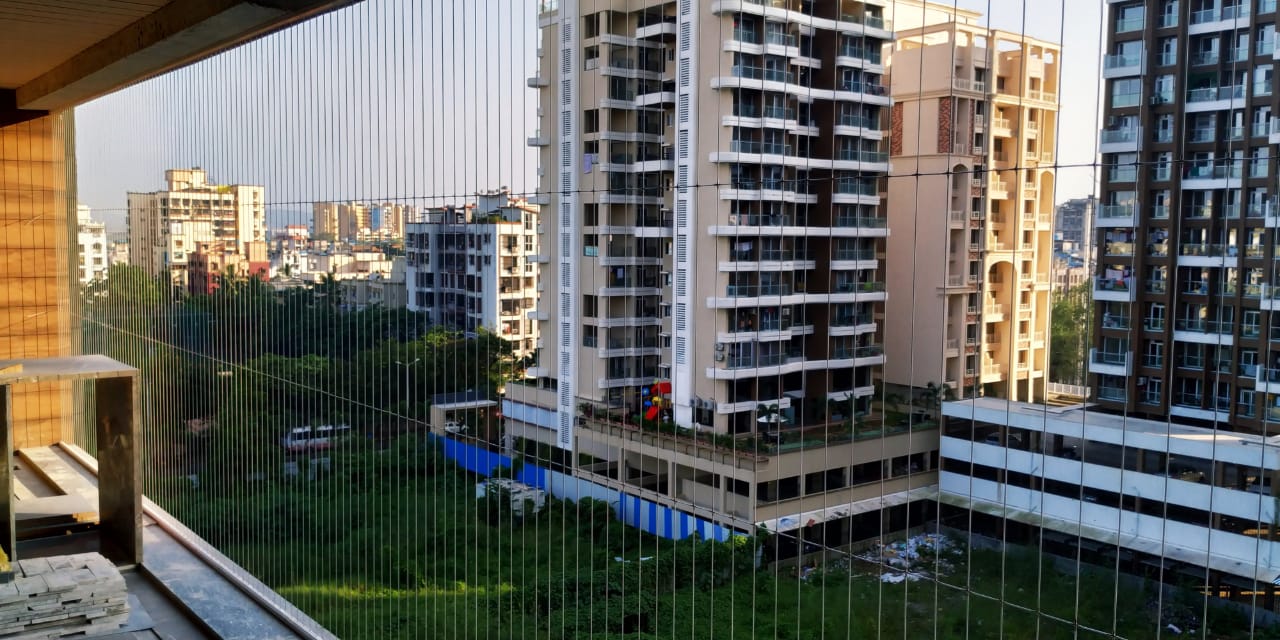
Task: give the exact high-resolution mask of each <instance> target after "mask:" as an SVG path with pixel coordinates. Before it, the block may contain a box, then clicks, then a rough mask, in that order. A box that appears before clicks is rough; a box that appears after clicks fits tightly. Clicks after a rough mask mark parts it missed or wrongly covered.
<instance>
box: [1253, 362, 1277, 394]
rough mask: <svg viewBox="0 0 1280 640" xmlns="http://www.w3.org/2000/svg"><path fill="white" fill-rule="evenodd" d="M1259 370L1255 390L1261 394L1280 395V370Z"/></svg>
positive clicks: (1255, 380) (1255, 379)
mask: <svg viewBox="0 0 1280 640" xmlns="http://www.w3.org/2000/svg"><path fill="white" fill-rule="evenodd" d="M1257 369H1258V371H1257V373H1256V374H1255V378H1254V386H1253V388H1254V389H1255V390H1257V391H1258V392H1259V393H1268V394H1280V369H1265V368H1263V367H1258V368H1257Z"/></svg>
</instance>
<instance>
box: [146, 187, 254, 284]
mask: <svg viewBox="0 0 1280 640" xmlns="http://www.w3.org/2000/svg"><path fill="white" fill-rule="evenodd" d="M164 177H165V182H166V189H165V190H163V191H154V192H151V193H133V192H130V193H129V195H128V201H129V220H128V222H129V263H130V264H132V265H136V266H139V267H142V268H143V269H146V270H147V272H148V273H150V274H151V275H153V276H155V275H160V274H162V273H169V274H170V276H171V277H172V279H173V284H174V286H176V287H181V288H185V287H186V285H187V277H186V270H187V257H188V256H189V255H190V254H191V253H193V252H195V251H196V250H197V248H199V246H200V245H201V244H207V243H222V244H223V245H224V246H229V247H243V246H245V243H247V242H259V241H265V240H266V239H267V224H266V209H265V206H266V201H265V196H264V194H263V191H264V190H263V188H262V187H260V186H254V185H239V184H233V185H224V184H210V183H209V182H208V181H207V176H206V174H205V171H204V170H203V169H201V168H199V167H195V168H192V169H169V170H167V171H165V172H164Z"/></svg>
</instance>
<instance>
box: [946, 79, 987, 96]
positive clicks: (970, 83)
mask: <svg viewBox="0 0 1280 640" xmlns="http://www.w3.org/2000/svg"><path fill="white" fill-rule="evenodd" d="M951 88H952V89H955V90H956V91H966V92H970V93H981V94H984V95H985V94H986V93H987V83H986V82H978V81H974V80H967V79H964V78H952V80H951Z"/></svg>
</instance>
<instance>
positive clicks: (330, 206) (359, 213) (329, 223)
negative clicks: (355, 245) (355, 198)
mask: <svg viewBox="0 0 1280 640" xmlns="http://www.w3.org/2000/svg"><path fill="white" fill-rule="evenodd" d="M311 225H312V227H313V231H314V232H315V235H316V237H317V238H320V239H325V240H350V241H354V240H356V239H357V238H359V237H360V235H361V234H367V233H369V232H370V231H372V230H375V229H374V227H373V208H371V207H370V206H369V205H367V204H364V203H361V202H316V203H312V205H311Z"/></svg>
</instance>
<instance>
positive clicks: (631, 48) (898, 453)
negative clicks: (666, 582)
mask: <svg viewBox="0 0 1280 640" xmlns="http://www.w3.org/2000/svg"><path fill="white" fill-rule="evenodd" d="M887 4H888V3H887V2H885V1H880V0H876V1H867V2H854V1H850V0H845V1H837V0H830V1H823V2H808V1H801V0H768V1H764V2H761V1H760V0H754V1H752V0H718V1H716V2H699V1H695V0H668V1H665V2H664V1H661V0H646V1H640V2H636V1H634V0H632V1H629V2H619V1H607V0H583V1H577V2H574V1H567V2H566V1H561V2H558V3H548V4H545V5H543V7H542V11H541V13H540V15H539V24H540V27H541V29H542V47H541V49H540V56H541V57H540V58H539V60H538V64H539V67H538V69H537V70H536V74H535V75H534V76H533V77H531V78H529V85H530V86H531V87H536V88H539V89H540V103H539V115H540V118H539V123H540V128H539V129H538V131H537V132H536V133H535V135H534V136H533V137H531V138H530V139H529V144H531V145H533V146H535V147H537V148H538V149H539V150H540V151H541V156H540V160H541V163H540V164H541V175H542V184H541V187H540V189H539V193H540V195H539V197H538V204H541V205H543V209H542V217H541V220H542V226H543V228H544V235H543V236H542V242H541V249H540V253H539V257H538V259H539V260H540V261H541V262H542V273H541V275H542V278H541V283H542V284H543V291H542V294H541V298H540V301H539V307H538V310H537V313H536V314H535V317H536V318H537V319H538V320H539V321H540V322H542V323H543V324H542V331H541V341H540V342H541V348H540V351H539V358H538V366H537V367H535V368H534V369H532V370H531V374H532V375H534V376H536V378H537V385H536V386H535V385H527V386H525V385H508V387H507V400H508V401H509V402H510V403H511V404H512V405H513V406H511V407H509V408H504V415H506V416H509V417H511V416H517V415H521V416H527V419H526V420H524V422H525V423H527V424H524V425H522V424H520V422H521V421H519V420H516V419H510V420H508V425H509V427H510V428H511V430H512V431H513V432H514V433H516V434H517V435H519V436H520V437H525V438H530V439H543V441H544V442H553V443H554V444H556V445H558V446H559V447H561V448H562V449H566V450H571V451H573V452H574V453H575V454H577V455H575V456H574V457H573V459H574V460H575V461H577V463H578V465H577V466H576V467H575V472H576V473H578V474H580V475H582V476H583V477H589V478H590V479H591V480H592V481H593V482H597V483H603V484H606V485H610V486H617V487H619V488H621V489H623V490H624V491H626V492H628V493H629V494H631V495H637V496H644V497H645V498H646V499H652V500H655V501H658V502H662V503H666V504H670V505H673V506H676V507H677V508H681V509H685V510H687V512H696V513H699V514H704V515H705V516H706V517H710V518H713V519H715V520H716V521H718V522H721V523H724V524H728V525H729V526H733V527H737V528H739V529H742V530H752V529H753V528H754V527H755V526H756V525H757V524H761V523H763V524H761V526H766V527H770V528H771V530H776V531H780V532H781V531H790V530H793V529H795V527H796V525H795V521H794V520H793V519H789V518H790V516H794V515H796V514H808V515H806V516H805V520H804V521H812V522H815V523H823V522H824V521H826V520H828V518H829V517H830V514H833V513H835V511H830V512H828V511H827V510H826V509H827V508H828V507H831V508H832V509H839V508H846V510H845V511H844V513H846V514H847V513H849V512H850V511H849V510H850V509H852V510H853V511H854V512H857V513H863V514H866V515H867V518H868V521H867V522H865V523H860V522H853V521H851V520H850V519H849V518H844V519H835V518H832V521H831V522H829V523H827V524H823V525H821V526H818V528H819V529H823V533H822V534H821V535H822V536H823V537H824V538H823V539H824V540H825V542H826V543H827V544H830V545H832V546H838V545H840V544H843V543H844V542H847V541H849V540H852V539H862V538H863V537H866V536H865V534H866V533H867V532H868V531H875V532H878V531H879V530H880V522H879V517H880V514H881V511H882V509H883V510H884V513H885V514H886V515H885V517H887V518H898V520H900V521H904V522H905V521H906V520H907V519H908V518H907V515H906V514H907V513H908V512H909V511H910V513H913V514H916V515H914V516H912V521H913V522H915V521H916V520H915V518H916V517H917V516H919V513H918V512H920V511H921V510H927V509H928V508H929V507H930V506H931V505H930V504H929V503H928V501H927V500H918V498H921V497H923V496H924V493H927V490H928V489H927V488H928V487H929V486H931V485H932V484H934V482H935V481H936V463H935V459H936V442H937V438H936V436H933V437H927V436H926V435H923V434H921V433H913V432H912V430H911V423H910V419H909V418H908V417H906V416H902V415H898V416H893V417H888V416H886V412H885V411H884V410H883V408H882V407H881V406H880V403H879V402H877V400H876V397H875V396H876V389H877V385H878V383H879V381H880V379H881V367H882V366H883V363H884V354H883V350H882V348H881V340H880V338H881V332H882V328H881V319H882V318H883V317H884V303H885V299H886V293H885V273H884V262H883V255H884V252H885V239H886V237H887V236H888V235H889V230H888V228H887V221H886V217H885V213H884V211H883V209H882V199H883V197H884V192H885V176H886V174H887V172H888V169H889V164H888V160H889V158H888V150H887V146H886V141H887V135H886V133H887V132H886V129H887V123H888V116H889V109H890V104H891V101H890V98H889V92H888V89H887V87H886V86H885V84H884V83H883V81H882V78H883V74H884V73H885V70H886V65H887V59H886V58H885V57H884V52H885V51H887V50H889V49H891V47H887V45H888V44H889V43H891V42H892V41H893V33H892V30H891V29H892V27H891V25H890V24H889V23H888V22H887V21H886V20H885V16H884V11H885V7H886V6H887ZM517 387H519V388H517ZM655 389H658V390H660V391H659V392H658V393H657V394H655V393H654V390H655ZM655 395H656V396H658V397H657V398H656V399H657V403H656V405H657V407H656V408H655V407H654V406H653V405H654V404H655V403H653V400H654V399H655ZM520 403H524V404H528V405H530V406H536V407H538V408H539V411H533V410H526V409H524V408H522V407H517V406H514V405H515V404H520ZM638 416H652V417H651V418H646V420H647V422H645V421H644V420H639V419H638ZM658 423H666V424H667V425H669V426H668V427H666V428H665V430H658V429H656V426H657V424H658ZM646 425H648V426H649V427H655V428H651V429H650V428H647V427H646ZM526 427H527V428H526ZM632 430H637V431H638V432H641V433H644V434H645V435H644V436H643V437H636V432H633V431H632ZM695 434H697V436H698V437H699V440H697V442H699V443H701V444H696V445H695V444H692V442H693V440H692V439H693V438H694V436H695ZM859 440H862V441H864V442H863V443H859V442H858V441H859ZM866 440H874V442H870V443H867V442H865V441H866ZM851 505H853V506H851ZM890 512H892V515H891V514H890ZM815 526H816V525H815ZM872 535H875V534H874V533H873V534H872Z"/></svg>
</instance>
